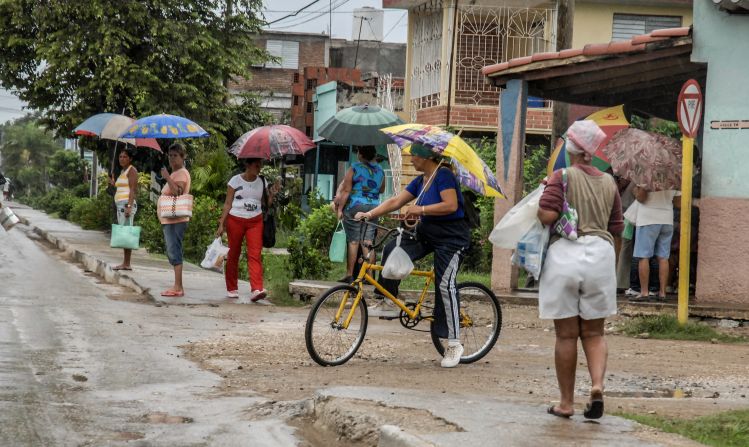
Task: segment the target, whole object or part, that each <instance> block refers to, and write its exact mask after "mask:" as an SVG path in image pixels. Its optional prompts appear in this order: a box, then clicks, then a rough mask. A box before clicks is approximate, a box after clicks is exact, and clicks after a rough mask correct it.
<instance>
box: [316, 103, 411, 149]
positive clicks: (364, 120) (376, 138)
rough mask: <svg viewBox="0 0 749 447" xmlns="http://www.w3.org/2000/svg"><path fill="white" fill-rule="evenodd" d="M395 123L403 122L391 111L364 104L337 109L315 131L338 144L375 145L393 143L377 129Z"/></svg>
mask: <svg viewBox="0 0 749 447" xmlns="http://www.w3.org/2000/svg"><path fill="white" fill-rule="evenodd" d="M396 124H403V120H402V119H400V118H398V116H397V115H395V114H394V113H393V112H390V111H388V110H385V109H383V108H380V107H378V106H371V105H368V104H365V105H363V106H353V107H348V108H346V109H343V110H341V111H339V112H338V113H336V114H335V116H333V117H331V118H330V119H328V120H327V121H325V122H324V123H323V124H322V126H320V128H319V129H318V131H317V133H318V134H319V135H320V136H323V137H325V138H327V139H328V140H330V141H333V142H335V143H339V144H353V145H356V146H376V145H382V144H393V142H392V141H391V140H390V138H388V137H387V135H385V134H383V133H381V132H380V131H379V130H380V129H382V128H383V127H390V126H395V125H396Z"/></svg>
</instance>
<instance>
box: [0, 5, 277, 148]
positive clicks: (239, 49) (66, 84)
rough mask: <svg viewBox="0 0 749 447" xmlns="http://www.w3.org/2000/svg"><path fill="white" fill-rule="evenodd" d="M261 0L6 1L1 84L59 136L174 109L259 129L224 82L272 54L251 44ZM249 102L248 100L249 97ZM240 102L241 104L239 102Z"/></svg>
mask: <svg viewBox="0 0 749 447" xmlns="http://www.w3.org/2000/svg"><path fill="white" fill-rule="evenodd" d="M260 7H261V1H260V0H139V1H122V0H85V1H84V0H81V1H66V0H14V1H4V2H0V83H1V84H2V85H3V86H4V87H6V88H9V89H11V90H13V91H14V92H16V93H17V94H18V95H19V96H20V98H21V99H22V100H24V101H26V102H28V103H29V106H30V107H31V108H33V109H36V110H42V111H43V121H44V123H45V124H47V125H48V126H49V127H50V128H51V129H52V130H54V131H55V132H57V134H58V135H68V134H69V132H70V131H71V130H72V129H73V128H74V127H75V126H76V125H77V124H79V123H80V122H82V121H83V120H84V119H85V118H88V117H89V116H91V115H93V114H95V113H100V112H107V111H109V112H118V113H121V112H123V111H124V113H125V114H127V115H130V116H143V115H151V114H155V113H171V114H175V115H181V116H186V117H188V118H190V119H193V120H195V121H197V122H199V123H200V124H201V125H202V126H203V127H204V128H206V129H207V130H208V131H209V132H211V133H214V134H216V133H220V134H221V135H222V137H223V138H221V140H223V141H216V142H214V143H213V144H215V145H221V146H224V147H225V142H226V140H231V141H233V138H236V137H238V136H239V135H241V134H242V133H243V132H245V131H247V130H249V129H250V128H252V127H254V126H256V125H257V124H258V123H259V122H260V121H261V120H262V119H263V116H262V115H260V114H259V112H258V108H257V106H256V103H255V102H253V101H251V100H249V101H229V100H228V99H229V92H228V89H227V88H226V86H225V81H226V80H227V79H229V78H231V77H233V76H248V70H249V68H250V67H251V66H252V65H253V64H256V63H258V62H262V61H263V60H265V59H266V58H267V55H266V53H265V51H264V50H261V49H258V48H257V47H256V46H255V45H254V44H253V34H256V33H258V32H259V31H260V26H261V25H262V21H261V20H260V19H258V16H257V13H256V11H257V10H258V9H259V8H260ZM245 99H247V98H245ZM240 102H241V104H240Z"/></svg>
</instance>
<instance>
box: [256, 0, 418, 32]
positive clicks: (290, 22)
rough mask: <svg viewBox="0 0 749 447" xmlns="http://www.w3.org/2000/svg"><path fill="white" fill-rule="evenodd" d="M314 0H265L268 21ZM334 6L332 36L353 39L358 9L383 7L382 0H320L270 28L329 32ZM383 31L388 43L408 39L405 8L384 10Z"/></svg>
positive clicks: (296, 9) (292, 11) (264, 5)
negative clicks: (331, 12) (353, 23)
mask: <svg viewBox="0 0 749 447" xmlns="http://www.w3.org/2000/svg"><path fill="white" fill-rule="evenodd" d="M313 1H314V0H263V13H264V14H265V18H266V20H267V21H268V22H272V21H274V20H277V19H280V18H281V17H284V16H286V15H289V14H293V13H294V12H296V11H298V10H299V9H300V8H302V7H304V6H305V5H307V4H309V3H312V2H313ZM331 5H332V7H333V8H332V9H333V14H332V19H333V20H332V22H333V37H335V38H344V39H347V40H354V39H355V38H356V36H354V37H353V38H352V22H353V13H354V10H355V9H356V8H361V7H364V6H370V7H373V8H377V9H382V0H319V1H318V2H316V3H315V4H313V5H312V6H310V7H309V8H307V9H305V10H304V11H302V12H300V13H299V14H297V15H296V16H294V17H289V18H287V19H284V20H282V21H280V22H278V23H274V24H273V25H270V26H269V27H268V28H270V29H277V30H282V31H294V32H305V33H323V32H324V33H326V34H327V32H328V26H329V23H330V16H331V14H329V11H330V9H331ZM384 11H385V19H384V27H383V33H384V34H385V39H384V40H385V42H400V43H404V42H405V41H406V27H407V24H408V21H407V20H406V17H405V15H406V11H405V10H401V9H385V10H384Z"/></svg>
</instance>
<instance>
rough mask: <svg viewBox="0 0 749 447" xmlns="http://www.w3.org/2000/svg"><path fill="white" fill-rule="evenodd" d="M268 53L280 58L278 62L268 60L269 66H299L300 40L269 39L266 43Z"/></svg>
mask: <svg viewBox="0 0 749 447" xmlns="http://www.w3.org/2000/svg"><path fill="white" fill-rule="evenodd" d="M265 49H266V51H268V53H269V54H270V55H271V56H273V57H276V58H278V62H268V63H267V64H266V67H268V68H290V69H293V70H296V69H298V68H299V42H297V41H294V40H268V41H266V43H265Z"/></svg>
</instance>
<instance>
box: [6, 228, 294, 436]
mask: <svg viewBox="0 0 749 447" xmlns="http://www.w3.org/2000/svg"><path fill="white" fill-rule="evenodd" d="M32 239H35V235H33V234H28V233H27V232H26V229H25V228H23V226H20V225H19V226H18V227H16V228H15V229H13V230H12V231H11V232H10V233H6V232H3V231H2V230H0V445H2V446H47V445H50V446H51V445H55V446H94V445H96V446H100V445H128V446H133V445H136V446H173V445H180V446H202V445H264V446H266V445H267V446H276V445H294V444H295V442H294V441H295V440H294V438H293V436H292V431H291V429H290V428H289V427H287V426H286V425H285V424H283V423H280V421H279V423H277V424H266V425H265V426H263V427H257V425H256V426H255V427H253V428H252V429H250V423H249V422H248V421H247V420H246V417H245V418H243V411H244V410H245V409H246V408H247V407H249V406H251V405H252V404H253V403H255V402H257V401H259V400H262V399H259V398H256V397H253V396H251V395H250V396H249V397H237V396H219V395H217V394H216V393H215V389H216V387H217V385H218V384H219V381H220V378H219V377H218V376H216V375H214V374H212V373H209V372H205V371H201V370H199V369H198V368H197V367H196V366H195V365H194V364H193V363H191V362H189V361H187V360H184V359H183V358H181V357H180V355H181V351H180V350H179V348H178V346H180V345H181V344H184V343H187V342H188V340H189V339H190V337H193V338H194V337H196V336H210V335H211V334H212V333H214V332H215V331H218V330H220V328H218V327H217V326H218V324H217V323H216V321H215V320H213V319H209V318H201V316H200V315H195V314H194V313H191V310H190V309H189V308H186V307H182V306H176V307H175V306H172V307H168V306H165V307H155V306H153V305H151V304H144V303H137V302H133V301H135V300H136V299H137V297H134V296H128V295H127V292H126V291H125V290H123V289H121V288H118V287H113V286H110V285H106V284H99V283H98V282H97V280H96V278H95V277H93V276H89V275H87V274H86V273H85V272H83V271H82V270H81V268H80V267H78V266H76V265H73V264H69V263H67V262H66V261H65V260H63V259H61V258H60V255H59V254H58V252H56V251H53V250H48V249H46V248H45V247H44V246H43V245H42V244H41V243H40V242H38V240H37V241H34V240H32ZM111 298H115V299H111ZM245 396H246V395H245ZM243 419H244V420H243Z"/></svg>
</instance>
